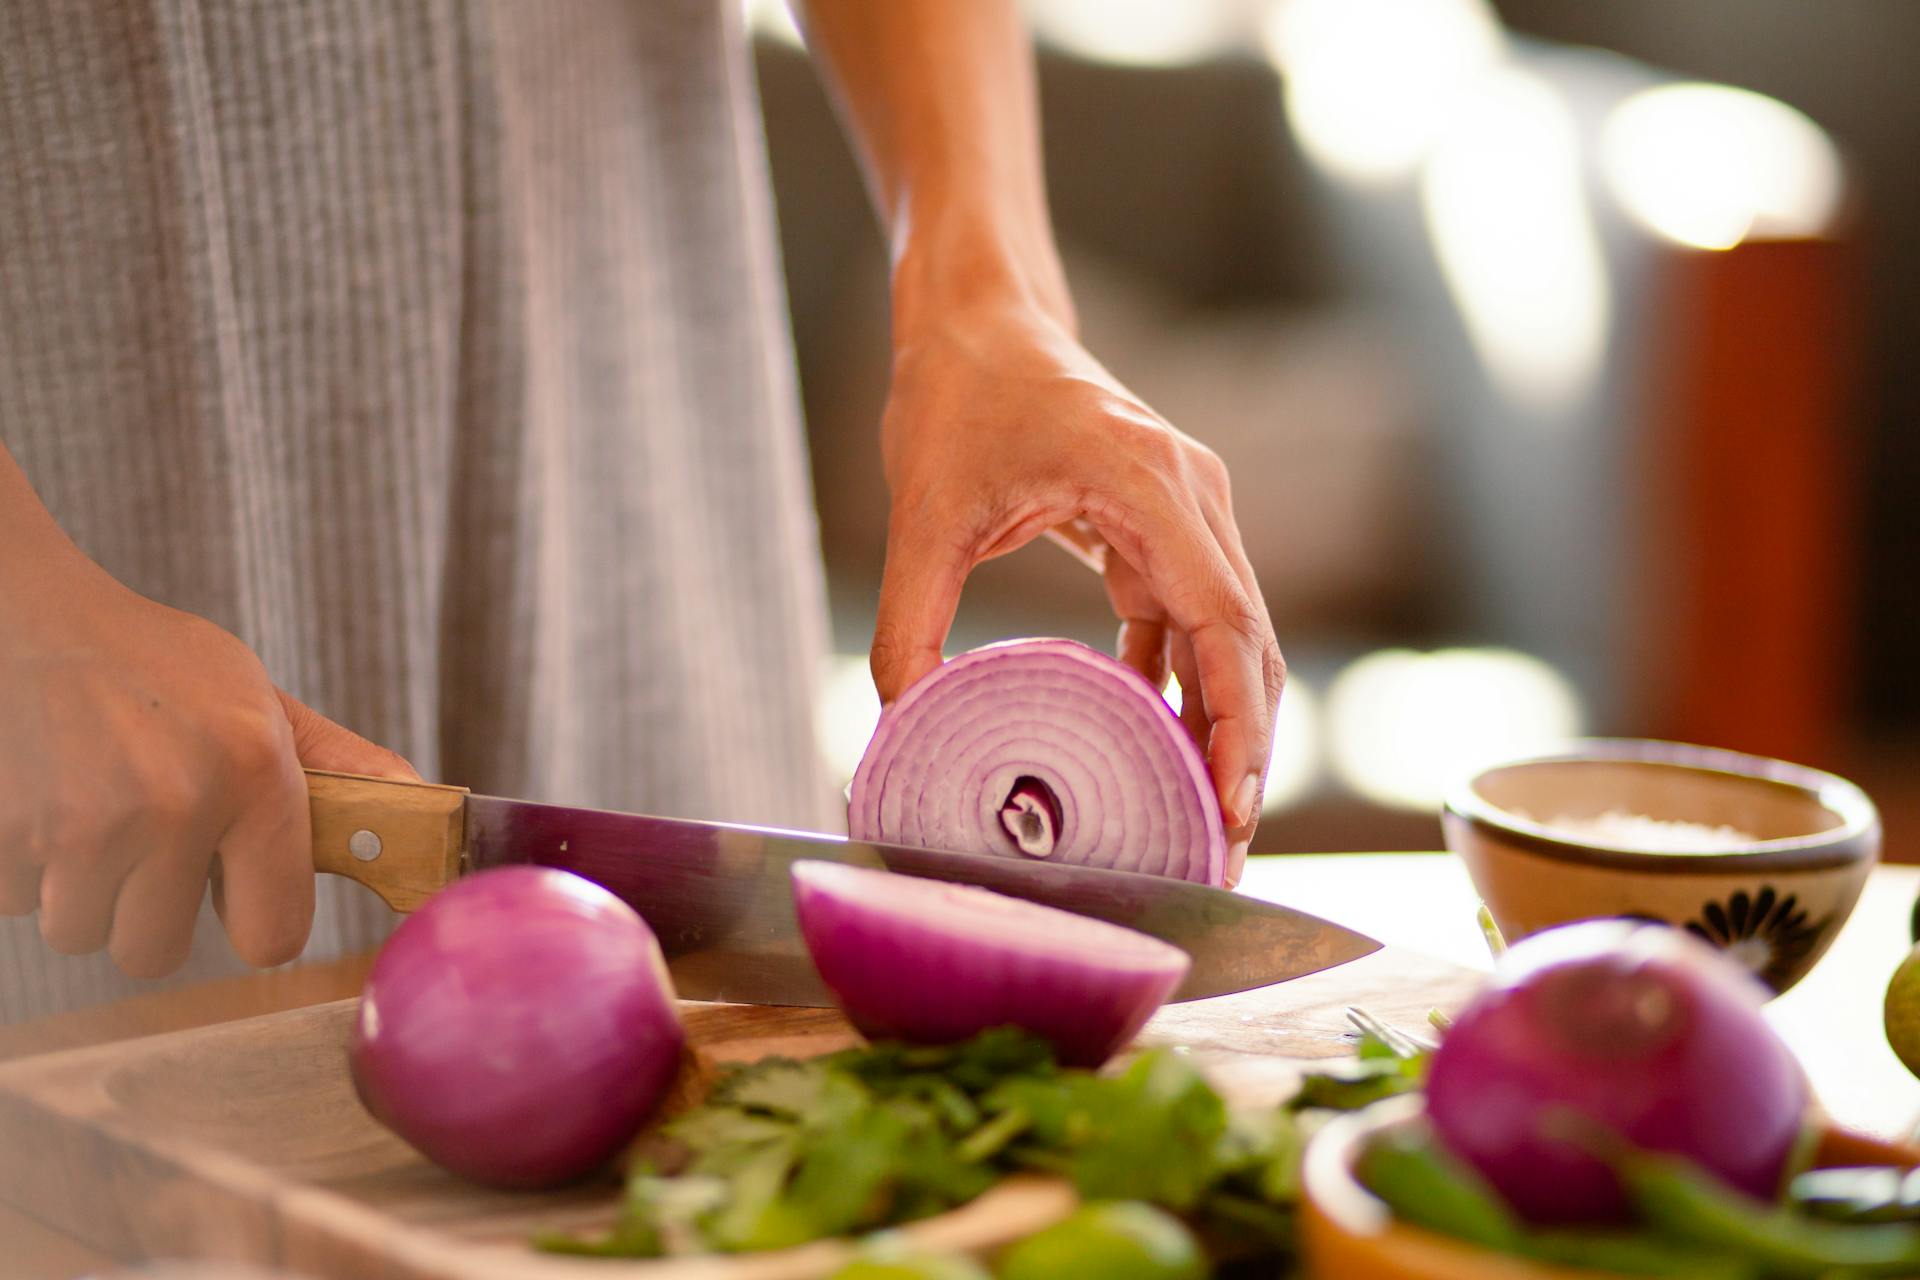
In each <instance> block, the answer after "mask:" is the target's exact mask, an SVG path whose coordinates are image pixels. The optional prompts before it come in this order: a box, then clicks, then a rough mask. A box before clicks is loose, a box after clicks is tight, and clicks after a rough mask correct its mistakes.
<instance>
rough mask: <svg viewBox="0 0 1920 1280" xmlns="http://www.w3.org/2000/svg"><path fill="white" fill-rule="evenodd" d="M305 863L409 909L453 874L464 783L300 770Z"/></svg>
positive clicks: (460, 833)
mask: <svg viewBox="0 0 1920 1280" xmlns="http://www.w3.org/2000/svg"><path fill="white" fill-rule="evenodd" d="M307 795H308V797H309V798H310V800H311V801H312V805H313V869H314V870H315V871H327V872H331V873H332V874H334V875H336V876H345V877H346V878H347V879H349V880H357V881H359V882H360V883H361V884H363V885H365V886H367V888H369V889H371V890H373V891H374V892H375V893H377V894H379V895H380V897H381V898H382V899H384V900H385V901H386V904H387V905H388V906H390V907H392V908H393V909H394V910H395V911H412V910H413V909H414V908H415V907H418V906H419V905H420V904H421V903H423V902H425V901H426V900H427V899H428V898H430V897H432V896H433V895H434V894H435V893H437V892H439V891H440V890H441V889H442V888H444V887H445V886H446V885H447V884H448V883H449V882H451V881H452V880H453V878H454V877H455V876H457V875H459V874H460V855H461V851H462V849H464V848H465V839H464V837H465V830H464V829H465V826H466V821H465V819H466V804H467V789H466V788H465V787H444V786H440V785H438V784H436V783H431V782H396V781H393V780H392V779H389V778H363V777H360V776H358V775H357V774H351V773H325V772H322V771H321V770H319V769H309V770H307Z"/></svg>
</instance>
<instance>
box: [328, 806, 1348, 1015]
mask: <svg viewBox="0 0 1920 1280" xmlns="http://www.w3.org/2000/svg"><path fill="white" fill-rule="evenodd" d="M307 777H308V792H309V795H310V797H311V799H312V808H313V860H314V867H315V869H316V870H318V871H325V872H330V873H333V874H337V875H345V876H348V877H349V878H351V879H354V880H357V881H359V882H360V883H362V884H364V885H366V886H367V887H368V888H370V889H372V890H374V892H376V893H378V894H380V896H381V897H382V898H384V899H385V900H386V901H387V902H388V903H389V905H391V906H393V907H394V908H395V909H396V910H402V911H406V910H412V909H413V908H414V907H417V906H418V905H420V903H422V902H424V901H425V900H426V899H427V898H428V897H430V896H431V895H432V894H433V893H434V892H436V891H438V890H439V889H440V888H442V887H444V886H445V885H446V884H447V883H449V882H450V881H451V880H453V879H454V878H455V877H456V876H458V875H461V874H465V873H468V872H473V871H481V870H485V869H487V868H489V867H497V866H506V865H512V864H516V863H530V864H533V865H537V866H549V867H557V868H560V869H562V870H565V871H571V872H574V873H575V874H578V875H581V876H584V877H586V878H587V879H589V880H592V881H594V882H595V883H598V884H601V885H604V886H605V887H606V888H607V889H609V890H611V891H612V892H613V893H614V894H616V895H617V896H619V897H620V898H622V899H623V900H625V901H626V902H627V903H628V904H630V905H631V906H632V907H633V908H634V909H635V910H637V911H638V912H640V914H641V916H642V917H643V918H644V919H645V920H646V921H647V923H648V925H649V926H651V927H652V929H653V931H654V933H655V935H656V936H658V938H659V939H660V945H661V949H662V950H663V951H664V952H665V953H666V957H667V964H668V968H669V969H670V970H671V971H672V973H673V978H674V984H675V989H676V990H677V991H678V992H679V994H680V995H681V996H682V997H684V998H686V999H690V1000H724V1001H735V1002H740V1003H746V1004H782V1005H821V1006H824V1005H830V1004H832V1003H833V1001H832V998H831V996H830V995H829V993H828V992H827V990H826V989H825V987H824V986H822V985H821V982H820V979H819V977H818V975H817V974H815V972H814V969H813V964H812V962H811V961H810V960H809V959H808V957H807V952H806V947H805V945H804V943H803V942H802V940H801V938H800V933H799V926H798V924H797V923H796V921H795V920H794V915H793V896H792V889H791V886H790V884H789V881H788V872H789V870H790V868H791V867H792V865H793V863H794V862H796V861H800V860H802V859H806V858H821V859H829V860H833V861H837V862H850V863H855V864H858V865H862V866H868V867H877V868H880V869H883V870H887V871H893V872H897V873H900V874H904V875H913V876H920V877H923V878H927V879H933V880H947V881H956V882H961V883H968V884H978V885H984V886H985V887H987V888H989V889H993V890H996V891H998V892H1000V893H1005V894H1008V895H1010V896H1012V897H1017V898H1025V899H1027V900H1029V901H1033V902H1039V903H1044V904H1046V905H1048V906H1054V907H1060V908H1062V909H1064V910H1067V911H1072V912H1075V913H1077V914H1079V915H1085V916H1092V917H1095V918H1097V919H1101V920H1108V921H1111V922H1112V923H1114V924H1120V925H1125V926H1127V927H1129V928H1133V929H1138V930H1140V931H1141V932H1143V933H1149V934H1152V935H1153V936H1155V937H1157V938H1163V939H1165V940H1166V941H1168V942H1171V943H1173V944H1174V945H1175V946H1177V947H1179V948H1181V949H1182V950H1184V951H1186V952H1187V953H1188V954H1189V955H1190V956H1192V957H1193V967H1192V969H1191V970H1190V971H1189V972H1188V975H1187V979H1186V981H1185V982H1184V983H1183V984H1182V985H1181V987H1180V989H1179V990H1178V991H1176V992H1175V993H1174V997H1173V998H1174V999H1175V1000H1197V999H1201V998H1203V997H1207V996H1215V995H1224V994H1226V993H1228V992H1233V991H1245V990H1248V989H1250V988H1253V987H1260V986H1266V985H1269V984H1271V983H1274V982H1281V981H1285V980H1287V979H1289V978H1297V977H1301V976H1303V975H1305V974H1309V973H1315V972H1318V971H1319V970H1322V969H1328V968H1332V967H1333V966H1335V965H1338V964H1344V963H1346V962H1347V961H1349V960H1356V959H1358V958H1360V957H1361V956H1364V955H1368V954H1371V953H1372V952H1374V951H1377V950H1378V949H1379V947H1380V944H1379V943H1378V942H1375V941H1374V940H1373V939H1371V938H1368V937H1366V936H1365V935H1363V934H1359V933H1355V932H1354V931H1352V930H1350V929H1346V928H1343V927H1342V926H1340V925H1337V924H1333V923H1331V922H1329V921H1326V920H1322V919H1319V918H1318V917H1316V916H1311V915H1308V914H1306V913H1305V912H1302V911H1296V910H1294V909H1292V908H1290V907H1284V906H1280V905H1278V904H1275V903H1269V902H1263V901H1260V900H1258V899H1253V898H1247V897H1244V896H1242V895H1239V894H1235V893H1229V892H1227V891H1226V890H1223V889H1214V888H1209V887H1207V886H1205V885H1198V884H1193V883H1190V882H1188V881H1185V880H1171V879H1168V878H1166V877H1164V876H1154V875H1143V874H1138V873H1134V872H1126V871H1108V870H1105V869H1101V868H1096V867H1081V866H1072V865H1068V864H1063V863H1051V862H1043V861H1039V860H1036V859H1031V858H1027V857H1024V856H1019V855H1014V854H1008V855H1006V856H1004V857H1003V856H996V855H991V854H973V853H949V852H943V851H940V850H933V849H919V848H911V847H907V846H903V845H887V844H875V843H869V842H865V841H857V840H847V839H844V838H842V837H838V836H829V835H822V834H818V833H814V832H802V831H783V830H778V829H775V828H770V827H751V826H739V825H734V824H729V823H716V822H692V821H687V820H684V819H677V818H656V817H649V816H646V815H642V814H628V813H613V812H609V811H606V810H598V809H575V808H568V807H566V806H561V805H549V804H537V803H533V802H530V801H524V800H509V799H502V798H500V797H497V796H482V795H473V794H470V793H469V792H468V791H466V789H464V788H461V787H447V786H440V785H436V784H430V783H411V782H395V781H390V780H385V779H373V778H358V777H353V776H350V775H344V774H328V773H321V772H318V771H309V773H308V775H307Z"/></svg>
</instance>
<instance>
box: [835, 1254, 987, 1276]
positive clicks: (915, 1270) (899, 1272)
mask: <svg viewBox="0 0 1920 1280" xmlns="http://www.w3.org/2000/svg"><path fill="white" fill-rule="evenodd" d="M829 1280H992V1277H990V1276H989V1275H988V1274H987V1272H986V1269H985V1268H984V1267H982V1266H981V1265H980V1264H979V1263H977V1262H975V1261H973V1260H972V1259H971V1258H963V1257H961V1256H960V1255H958V1254H950V1253H900V1254H893V1253H889V1254H888V1255H887V1256H886V1257H884V1258H861V1259H859V1260H858V1261H855V1262H849V1263H848V1264H847V1265H846V1266H844V1267H842V1268H840V1269H839V1270H838V1271H836V1272H834V1273H833V1275H832V1276H831V1277H829Z"/></svg>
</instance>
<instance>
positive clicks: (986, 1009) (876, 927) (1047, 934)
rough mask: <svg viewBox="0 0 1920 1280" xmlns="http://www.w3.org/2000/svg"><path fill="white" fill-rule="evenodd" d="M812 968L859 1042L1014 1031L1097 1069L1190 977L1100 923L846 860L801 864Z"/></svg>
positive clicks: (1158, 951)
mask: <svg viewBox="0 0 1920 1280" xmlns="http://www.w3.org/2000/svg"><path fill="white" fill-rule="evenodd" d="M793 907H794V914H795V915H796V916H797V917H798V918H799V921H800V932H801V934H802V935H803V936H804V937H805V938H806V941H807V950H808V952H809V953H811V954H812V956H813V963H814V967H815V968H817V969H818V970H819V971H820V978H821V980H822V981H823V982H825V983H826V984H827V988H828V989H829V990H830V991H832V992H833V994H834V996H835V998H836V999H838V1000H839V1002H840V1007H841V1008H842V1009H843V1010H845V1012H846V1015H847V1018H848V1020H849V1021H851V1022H852V1023H853V1025H854V1026H856V1027H858V1028H859V1029H860V1031H861V1033H862V1034H863V1035H865V1036H867V1037H868V1038H869V1039H874V1040H905V1041H909V1042H911V1043H914V1044H954V1043H958V1042H959V1041H962V1040H966V1039H968V1038H970V1037H972V1036H975V1035H978V1034H979V1033H980V1032H982V1031H986V1030H988V1029H990V1028H992V1027H1003V1026H1015V1027H1020V1028H1023V1029H1024V1030H1027V1031H1030V1032H1032V1033H1033V1034H1035V1035H1037V1036H1040V1037H1042V1038H1043V1039H1045V1040H1047V1041H1048V1042H1050V1043H1051V1044H1052V1045H1053V1047H1054V1051H1055V1052H1056V1053H1057V1054H1058V1056H1059V1059H1060V1061H1062V1062H1064V1063H1067V1064H1069V1065H1072V1066H1098V1065H1099V1064H1100V1063H1102V1062H1105V1061H1106V1060H1107V1059H1108V1058H1110V1057H1112V1056H1113V1054H1114V1051H1115V1050H1117V1049H1119V1048H1120V1047H1121V1046H1122V1045H1124V1044H1126V1043H1127V1041H1129V1040H1131V1039H1132V1038H1133V1037H1134V1034H1135V1033H1136V1032H1138V1031H1139V1030H1140V1028H1141V1026H1142V1025H1143V1024H1144V1023H1145V1022H1146V1020H1147V1019H1148V1018H1150V1017H1152V1016H1153V1012H1154V1010H1156V1009H1158V1008H1159V1007H1160V1006H1161V1005H1163V1004H1165V1003H1166V1000H1167V997H1168V996H1169V995H1171V994H1172V993H1173V990H1174V988H1175V987H1177V986H1179V985H1180V981H1181V979H1183V978H1185V977H1186V976H1187V969H1188V966H1189V965H1190V964H1191V961H1190V960H1189V959H1188V958H1187V953H1186V952H1184V951H1182V950H1180V948H1178V947H1176V946H1173V945H1171V944H1170V943H1166V942H1162V941H1160V939H1158V938H1150V937H1148V936H1147V935H1146V934H1144V933H1136V932H1134V931H1133V930H1132V929H1124V928H1121V927H1120V926H1119V925H1116V924H1108V923H1107V922H1106V921H1104V920H1090V919H1088V918H1087V917H1085V916H1077V915H1074V914H1073V913H1072V912H1069V911H1061V910H1059V909H1057V908H1055V907H1047V906H1041V905H1040V904H1039V903H1035V902H1024V901H1021V900H1020V899H1018V898H1009V897H1007V896H1005V895H1004V894H998V893H994V892H993V891H992V890H989V889H982V888H980V887H978V886H977V885H962V884H949V883H947V882H945V881H939V880H922V879H919V878H917V877H914V876H904V875H895V874H893V873H892V872H889V871H874V870H870V869H868V868H866V867H854V866H848V865H846V864H845V863H838V862H811V861H809V862H796V863H794V865H793Z"/></svg>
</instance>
